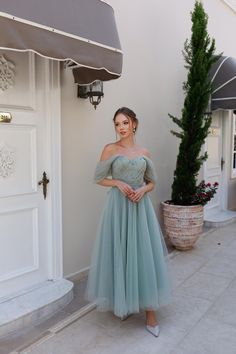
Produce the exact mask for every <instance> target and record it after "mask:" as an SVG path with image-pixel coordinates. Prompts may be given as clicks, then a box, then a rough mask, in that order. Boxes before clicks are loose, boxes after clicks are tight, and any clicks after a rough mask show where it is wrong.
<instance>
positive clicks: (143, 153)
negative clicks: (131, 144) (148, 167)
mask: <svg viewBox="0 0 236 354" xmlns="http://www.w3.org/2000/svg"><path fill="white" fill-rule="evenodd" d="M140 149H141V153H142V155H144V156H147V157H149V158H150V157H151V154H150V152H149V150H148V149H146V148H143V147H142V148H140Z"/></svg>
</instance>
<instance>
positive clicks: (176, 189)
mask: <svg viewBox="0 0 236 354" xmlns="http://www.w3.org/2000/svg"><path fill="white" fill-rule="evenodd" d="M191 15H192V36H191V39H190V41H189V40H186V41H185V44H184V50H183V56H184V60H185V63H186V64H185V67H186V69H187V70H188V75H187V81H186V82H184V83H183V90H184V92H185V100H184V107H183V109H182V116H181V118H180V119H179V118H177V117H174V116H172V115H171V114H169V117H170V118H171V119H172V121H173V122H174V123H175V124H177V125H178V127H179V128H180V129H181V131H180V132H176V131H173V130H172V131H171V133H172V134H173V135H175V136H177V137H178V138H180V139H181V142H180V146H179V153H178V156H177V162H176V169H175V172H174V181H173V184H172V196H171V199H172V202H173V203H174V204H177V205H192V204H194V198H193V196H194V195H195V194H196V190H197V185H196V183H197V176H198V173H199V170H200V168H201V165H202V163H203V161H205V160H206V159H207V153H205V154H202V155H201V148H202V145H203V144H204V141H205V139H206V137H207V135H208V131H209V127H210V125H211V119H212V118H211V116H210V115H206V114H205V112H206V111H207V109H208V103H209V100H210V95H211V92H212V84H211V82H210V81H209V79H208V72H209V70H210V68H211V66H212V64H213V63H214V62H216V61H217V60H218V59H219V57H220V55H215V40H214V39H212V40H211V39H210V37H209V35H208V33H207V22H208V16H207V14H206V13H205V11H204V8H203V5H202V3H201V2H200V1H196V2H195V7H194V11H193V12H192V13H191Z"/></svg>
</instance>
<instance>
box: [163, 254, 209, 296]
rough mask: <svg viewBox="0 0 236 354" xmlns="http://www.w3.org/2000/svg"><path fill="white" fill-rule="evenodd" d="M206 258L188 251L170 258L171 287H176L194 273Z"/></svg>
mask: <svg viewBox="0 0 236 354" xmlns="http://www.w3.org/2000/svg"><path fill="white" fill-rule="evenodd" d="M205 262H207V259H206V258H204V257H201V256H195V255H194V254H193V253H192V252H191V251H190V252H187V253H185V252H181V253H179V254H177V255H176V256H175V257H174V258H172V259H171V260H170V263H169V264H170V272H171V277H172V283H173V288H174V289H175V288H177V287H178V286H180V285H181V283H183V282H184V281H185V280H186V279H187V278H188V277H190V276H191V275H192V274H194V273H195V272H196V271H197V270H198V269H199V268H201V267H202V265H203V264H205Z"/></svg>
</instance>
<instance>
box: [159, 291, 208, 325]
mask: <svg viewBox="0 0 236 354" xmlns="http://www.w3.org/2000/svg"><path fill="white" fill-rule="evenodd" d="M211 306H212V301H210V300H205V299H202V298H198V297H195V296H188V295H183V294H180V295H176V294H175V295H174V296H173V299H172V303H171V304H169V305H168V306H165V307H163V308H161V309H160V310H159V311H157V317H158V319H159V321H160V324H161V325H162V324H165V325H166V326H168V325H169V326H174V327H177V328H180V329H183V330H189V329H190V328H192V327H193V326H195V325H196V323H197V322H198V321H199V320H200V319H201V318H202V317H203V316H204V315H205V313H206V312H207V311H208V309H209V308H210V307H211Z"/></svg>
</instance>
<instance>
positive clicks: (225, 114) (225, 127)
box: [203, 110, 232, 212]
mask: <svg viewBox="0 0 236 354" xmlns="http://www.w3.org/2000/svg"><path fill="white" fill-rule="evenodd" d="M219 114H220V119H221V130H222V132H221V138H222V158H223V160H224V162H225V163H224V168H223V171H222V181H221V183H222V190H221V199H220V207H221V210H227V209H228V184H227V181H228V171H229V166H231V160H230V158H229V155H230V154H229V152H228V144H227V141H229V140H230V138H231V135H230V126H231V119H232V111H231V110H221V111H220V112H219ZM204 146H205V147H204V151H206V152H207V143H205V145H204ZM206 172H207V169H206V162H204V163H203V179H204V180H205V179H206V175H207V173H206ZM204 210H205V211H206V212H210V210H211V208H207V205H206V206H205V208H204Z"/></svg>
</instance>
